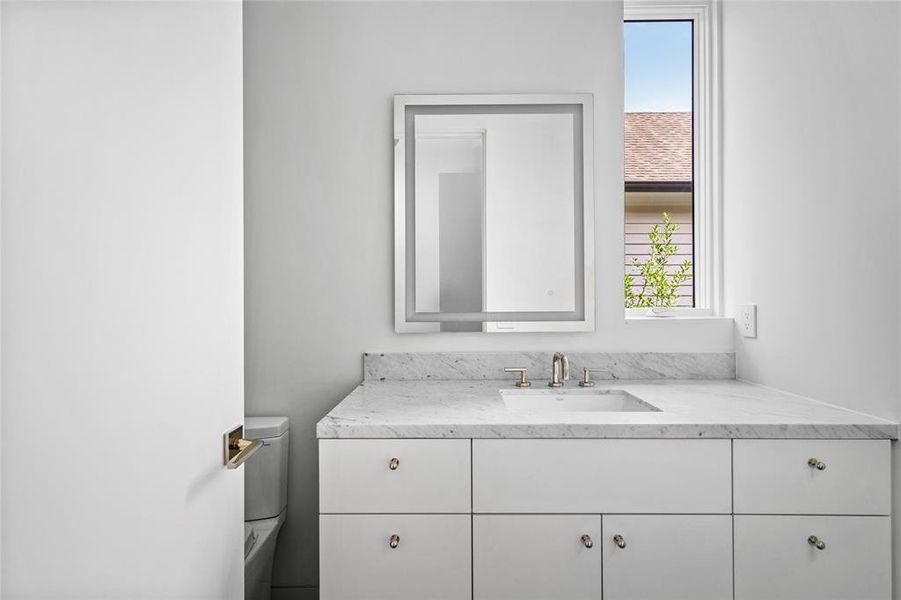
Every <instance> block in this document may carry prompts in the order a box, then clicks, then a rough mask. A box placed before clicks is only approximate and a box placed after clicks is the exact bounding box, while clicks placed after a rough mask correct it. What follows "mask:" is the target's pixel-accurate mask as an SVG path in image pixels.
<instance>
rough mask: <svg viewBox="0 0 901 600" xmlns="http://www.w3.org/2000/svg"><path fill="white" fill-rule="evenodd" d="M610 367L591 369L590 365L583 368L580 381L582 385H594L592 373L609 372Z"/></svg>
mask: <svg viewBox="0 0 901 600" xmlns="http://www.w3.org/2000/svg"><path fill="white" fill-rule="evenodd" d="M609 372H610V369H604V368H601V367H597V368H593V369H590V368H588V367H584V368H583V369H582V381H580V382H579V385H580V386H581V387H594V382H593V381H592V380H591V374H592V373H609Z"/></svg>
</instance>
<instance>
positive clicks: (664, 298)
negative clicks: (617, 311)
mask: <svg viewBox="0 0 901 600" xmlns="http://www.w3.org/2000/svg"><path fill="white" fill-rule="evenodd" d="M677 231H679V224H678V223H673V222H672V219H671V218H670V215H669V213H663V223H662V224H661V223H654V225H653V226H652V227H651V230H650V231H649V232H648V243H649V249H648V255H647V257H646V258H645V259H644V260H639V259H638V258H636V257H633V258H632V266H633V267H635V271H636V275H634V276H633V275H632V274H630V273H626V274H625V277H624V282H623V283H624V292H625V298H626V308H647V309H648V313H649V314H651V315H653V316H668V315H672V314H674V313H675V310H674V308H673V307H674V306H675V304H676V301H677V300H678V298H679V286H681V285H682V284H684V283H686V282H688V281H691V261H690V260H688V259H685V260H684V261H682V263H681V264H679V265H678V266H671V265H670V259H672V257H673V255H675V254H676V252H677V251H678V249H679V248H678V246H676V245H675V244H673V234H674V233H676V232H677ZM636 276H637V277H641V283H640V284H636V283H635V281H636V280H635V277H636Z"/></svg>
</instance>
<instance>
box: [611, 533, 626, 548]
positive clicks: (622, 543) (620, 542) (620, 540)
mask: <svg viewBox="0 0 901 600" xmlns="http://www.w3.org/2000/svg"><path fill="white" fill-rule="evenodd" d="M613 543H614V544H616V545H617V546H619V547H620V548H625V547H626V540H625V539H623V536H621V535H620V534H618V533H617V534H616V535H615V536H613Z"/></svg>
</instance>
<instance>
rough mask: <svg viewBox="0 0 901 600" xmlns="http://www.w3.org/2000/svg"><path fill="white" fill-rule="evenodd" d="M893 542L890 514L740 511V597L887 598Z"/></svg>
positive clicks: (755, 599) (737, 562)
mask: <svg viewBox="0 0 901 600" xmlns="http://www.w3.org/2000/svg"><path fill="white" fill-rule="evenodd" d="M885 475H886V476H887V475H888V473H886V474H885ZM810 536H815V538H816V539H815V540H811V539H810ZM817 542H819V543H821V544H822V549H819V548H818V547H817ZM891 544H892V540H891V520H890V518H889V517H851V516H840V517H829V516H781V515H735V600H808V599H809V600H824V599H834V600H848V599H849V598H854V599H855V600H876V599H880V600H885V599H887V598H890V597H891V592H892V571H891V568H892V565H891V556H892V547H891Z"/></svg>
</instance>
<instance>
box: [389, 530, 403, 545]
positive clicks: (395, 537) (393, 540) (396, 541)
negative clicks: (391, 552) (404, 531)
mask: <svg viewBox="0 0 901 600" xmlns="http://www.w3.org/2000/svg"><path fill="white" fill-rule="evenodd" d="M399 543H400V536H399V535H397V534H396V533H395V534H393V535H392V536H391V537H390V538H389V539H388V545H389V546H391V547H392V548H397V545H398V544H399Z"/></svg>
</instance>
